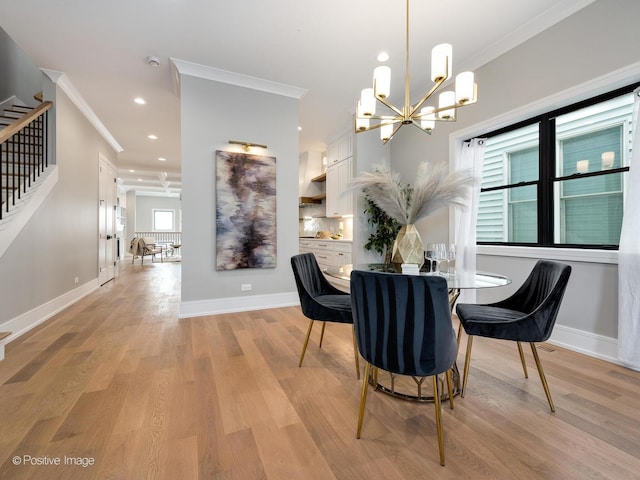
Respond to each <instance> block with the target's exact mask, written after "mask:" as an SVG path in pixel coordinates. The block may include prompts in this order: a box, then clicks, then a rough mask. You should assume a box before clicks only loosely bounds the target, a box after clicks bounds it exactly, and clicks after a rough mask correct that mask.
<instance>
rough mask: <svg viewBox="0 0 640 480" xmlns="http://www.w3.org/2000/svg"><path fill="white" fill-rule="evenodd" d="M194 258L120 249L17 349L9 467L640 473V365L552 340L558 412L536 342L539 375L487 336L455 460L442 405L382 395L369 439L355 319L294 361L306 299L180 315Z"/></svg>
mask: <svg viewBox="0 0 640 480" xmlns="http://www.w3.org/2000/svg"><path fill="white" fill-rule="evenodd" d="M180 268H181V266H180V264H178V263H164V264H161V263H154V264H151V263H149V264H145V265H144V266H140V265H139V264H137V263H136V265H130V264H129V263H128V262H124V263H123V264H122V275H121V276H120V277H118V278H117V279H116V280H115V281H112V282H110V283H109V284H107V285H105V286H103V287H102V288H100V289H99V290H98V291H97V292H95V293H93V294H91V295H89V296H87V297H86V298H84V299H82V300H81V301H79V302H78V303H76V304H75V305H73V306H71V307H70V308H68V309H67V310H65V311H64V312H62V313H60V314H58V315H57V316H55V317H54V318H52V319H50V320H49V321H47V322H46V323H44V324H43V325H41V326H39V327H38V328H36V329H34V330H33V331H32V332H30V333H28V334H26V335H24V336H22V337H21V338H19V339H18V340H16V341H14V342H12V343H10V344H9V345H8V346H7V349H6V359H5V360H4V361H2V362H0V412H1V415H2V417H1V421H0V479H11V480H13V479H38V480H40V479H54V478H59V479H65V480H67V479H83V480H84V479H98V478H99V479H103V478H104V479H127V480H138V479H171V480H174V479H221V480H226V479H240V480H245V479H273V480H284V479H318V480H327V479H423V478H425V479H426V478H434V479H463V478H464V479H484V478H487V479H562V480H566V479H616V480H628V479H634V478H635V479H640V373H639V372H634V371H631V370H627V369H624V368H621V367H618V366H615V365H612V364H609V363H606V362H602V361H599V360H595V359H592V358H589V357H585V356H582V355H579V354H576V353H573V352H570V351H565V350H562V349H560V348H556V347H553V346H550V345H542V346H541V347H542V348H541V349H540V357H541V360H542V362H543V365H544V366H545V370H546V373H547V378H548V381H549V384H550V387H551V392H552V395H553V398H554V402H555V406H556V413H555V414H552V413H550V411H549V408H548V405H547V401H546V399H545V396H544V392H543V389H542V386H541V385H540V381H539V378H538V377H537V373H536V371H535V366H534V363H533V359H532V357H531V353H530V351H528V349H526V350H525V352H528V353H526V355H527V357H526V358H527V360H528V363H529V368H530V369H529V373H530V378H529V379H525V378H524V377H523V374H522V369H521V366H520V362H519V358H518V353H517V350H516V348H515V345H512V344H508V343H501V342H497V341H490V340H485V339H482V338H478V339H476V341H475V342H474V357H473V362H472V366H471V372H470V378H469V384H468V391H467V394H466V396H465V398H460V397H456V402H455V410H450V409H449V408H448V406H447V405H446V404H443V410H442V411H443V427H444V436H445V454H446V466H445V467H441V466H440V464H439V459H438V447H437V440H436V434H435V423H434V412H433V406H432V405H431V404H415V403H409V402H405V401H401V400H397V399H393V398H390V397H388V396H385V395H383V394H381V393H378V392H372V391H369V398H368V402H367V407H366V413H365V417H364V424H363V430H362V438H361V439H360V440H357V439H356V438H355V430H356V422H357V413H358V401H359V394H360V385H361V384H360V382H359V381H358V380H356V377H355V371H354V370H355V369H354V365H353V355H352V343H351V331H350V327H349V326H348V325H329V326H328V327H327V332H326V334H325V339H324V343H323V346H322V349H321V350H319V349H318V343H317V342H318V338H319V337H318V336H319V328H317V329H316V331H314V333H313V334H312V340H311V342H310V344H309V349H308V351H307V354H306V357H305V362H304V365H303V367H302V368H298V366H297V365H298V355H299V353H300V348H301V345H302V341H303V338H304V334H305V329H306V327H307V320H306V319H305V317H303V315H302V314H301V312H300V310H299V308H298V307H289V308H279V309H273V310H263V311H252V312H245V313H234V314H225V315H217V316H209V317H200V318H189V319H182V320H180V319H178V305H179V290H180V287H179V270H180ZM463 352H464V345H463V347H462V348H461V350H460V355H459V358H458V362H459V364H460V365H462V364H463V362H464V358H463V355H464V354H463ZM27 456H31V457H32V458H35V459H36V461H40V462H47V461H48V462H51V461H55V460H56V459H58V458H59V459H60V461H61V463H64V462H65V457H67V459H66V460H67V462H68V461H69V460H68V459H69V458H81V459H87V460H86V461H87V462H91V461H93V464H92V465H89V466H86V467H83V466H80V465H59V466H56V465H24V464H20V465H14V457H16V458H17V459H18V460H20V462H24V461H25V460H27V461H28V463H30V462H31V461H34V460H29V458H28V457H27Z"/></svg>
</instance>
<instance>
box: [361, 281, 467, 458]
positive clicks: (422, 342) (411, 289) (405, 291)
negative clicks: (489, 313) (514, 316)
mask: <svg viewBox="0 0 640 480" xmlns="http://www.w3.org/2000/svg"><path fill="white" fill-rule="evenodd" d="M351 308H352V310H353V321H354V326H355V332H356V341H357V343H358V349H359V350H360V355H362V357H363V358H364V360H365V361H366V363H365V369H364V378H363V380H362V391H361V395H360V412H359V415H358V428H357V433H356V437H357V438H360V433H361V430H362V420H363V418H364V409H365V403H366V401H367V385H368V383H369V376H370V374H371V373H372V372H371V368H372V367H373V368H374V372H373V373H374V375H373V377H374V378H376V377H377V375H376V373H377V369H378V368H380V369H382V370H385V371H387V372H391V373H395V374H400V375H409V376H412V377H432V380H433V398H434V405H435V417H436V429H437V435H438V449H439V453H440V464H441V465H444V442H443V435H442V419H441V407H440V400H441V395H442V393H441V392H440V387H439V386H438V374H440V373H443V372H444V373H446V379H447V386H448V390H449V401H450V404H451V407H452V408H453V394H452V389H451V375H450V369H451V367H452V366H453V364H454V362H455V359H456V352H457V342H456V334H455V332H454V331H453V326H452V324H451V310H450V309H449V292H448V289H447V282H446V280H445V279H444V278H443V277H439V276H410V275H397V274H390V273H379V272H366V271H353V272H352V273H351Z"/></svg>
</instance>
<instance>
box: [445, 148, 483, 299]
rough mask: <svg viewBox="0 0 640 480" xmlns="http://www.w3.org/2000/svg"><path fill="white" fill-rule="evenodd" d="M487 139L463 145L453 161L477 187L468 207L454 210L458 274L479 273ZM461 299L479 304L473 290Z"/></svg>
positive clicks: (468, 290) (469, 290)
mask: <svg viewBox="0 0 640 480" xmlns="http://www.w3.org/2000/svg"><path fill="white" fill-rule="evenodd" d="M484 145H485V139H483V138H474V139H472V140H469V141H468V142H464V143H463V144H462V148H461V150H460V151H459V152H457V155H456V157H455V159H454V165H453V167H454V169H455V170H464V169H468V170H471V172H472V174H473V178H474V185H473V188H472V191H471V196H470V202H469V208H467V209H466V210H463V211H461V210H454V214H453V218H454V219H455V220H454V238H453V241H454V243H455V244H456V249H457V254H456V274H457V275H465V272H470V273H469V274H472V275H473V274H475V270H476V254H477V250H478V249H477V247H476V222H477V219H478V205H479V204H480V187H481V185H482V168H483V164H484ZM459 300H460V301H461V302H464V303H475V302H476V291H475V290H474V289H472V288H471V289H466V290H462V293H461V295H460V298H459Z"/></svg>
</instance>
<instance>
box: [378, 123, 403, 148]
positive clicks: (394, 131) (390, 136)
mask: <svg viewBox="0 0 640 480" xmlns="http://www.w3.org/2000/svg"><path fill="white" fill-rule="evenodd" d="M402 125H403V123H402V122H400V123H399V124H398V126H397V127H396V128H395V129H394V130H393V132H391V135H389V138H387V139H386V140H382V144H383V145H386V144H387V142H388V141H389V140H391V139H392V138H393V137H394V135H395V134H396V133H398V130H400V127H402Z"/></svg>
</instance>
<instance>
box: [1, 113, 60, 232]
mask: <svg viewBox="0 0 640 480" xmlns="http://www.w3.org/2000/svg"><path fill="white" fill-rule="evenodd" d="M52 106H53V103H52V102H43V103H41V104H40V105H38V106H37V107H36V108H34V109H33V110H31V111H29V112H27V113H25V114H24V115H23V116H22V117H21V118H19V119H17V120H16V121H14V122H12V123H11V124H9V125H7V126H6V127H5V128H3V129H2V130H0V181H2V185H1V187H0V220H2V218H3V215H7V214H8V213H9V211H10V210H11V207H14V206H15V205H16V201H17V200H20V199H21V198H22V196H23V195H24V194H26V192H27V190H28V189H29V188H30V187H31V185H32V184H33V183H35V182H36V181H37V180H38V178H39V177H40V175H42V174H43V173H44V171H45V170H46V168H47V167H48V166H49V158H48V153H47V151H48V148H47V146H48V141H47V131H48V128H47V127H48V110H49V109H50V108H51V107H52Z"/></svg>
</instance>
